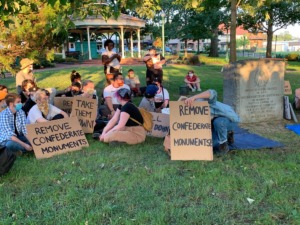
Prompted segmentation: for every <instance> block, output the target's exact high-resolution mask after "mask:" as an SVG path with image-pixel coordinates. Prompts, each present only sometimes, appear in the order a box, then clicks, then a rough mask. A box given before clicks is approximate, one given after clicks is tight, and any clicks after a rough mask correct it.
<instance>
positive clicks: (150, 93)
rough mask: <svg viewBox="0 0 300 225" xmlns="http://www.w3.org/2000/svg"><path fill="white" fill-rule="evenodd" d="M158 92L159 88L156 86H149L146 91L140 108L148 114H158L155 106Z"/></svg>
mask: <svg viewBox="0 0 300 225" xmlns="http://www.w3.org/2000/svg"><path fill="white" fill-rule="evenodd" d="M157 91H158V87H157V86H156V85H155V84H149V85H148V86H147V88H146V91H145V96H144V97H143V98H142V101H141V102H140V105H139V107H140V108H144V109H146V110H147V111H148V112H156V109H155V104H154V96H155V95H156V92H157Z"/></svg>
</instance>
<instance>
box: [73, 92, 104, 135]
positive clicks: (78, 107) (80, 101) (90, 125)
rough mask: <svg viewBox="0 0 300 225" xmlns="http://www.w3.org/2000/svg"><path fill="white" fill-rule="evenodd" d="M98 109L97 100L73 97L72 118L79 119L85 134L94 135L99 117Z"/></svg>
mask: <svg viewBox="0 0 300 225" xmlns="http://www.w3.org/2000/svg"><path fill="white" fill-rule="evenodd" d="M97 108H98V106H97V100H96V99H90V98H84V97H81V96H76V97H73V105H72V113H71V117H72V116H77V117H78V120H79V123H80V125H81V127H82V130H83V131H84V133H89V134H90V133H93V131H94V126H95V120H96V117H97Z"/></svg>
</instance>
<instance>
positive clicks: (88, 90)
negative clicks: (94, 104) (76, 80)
mask: <svg viewBox="0 0 300 225" xmlns="http://www.w3.org/2000/svg"><path fill="white" fill-rule="evenodd" d="M81 92H82V94H81V95H80V96H82V97H84V98H92V99H98V96H97V91H96V90H95V84H94V82H93V81H91V80H85V81H83V82H82V90H81Z"/></svg>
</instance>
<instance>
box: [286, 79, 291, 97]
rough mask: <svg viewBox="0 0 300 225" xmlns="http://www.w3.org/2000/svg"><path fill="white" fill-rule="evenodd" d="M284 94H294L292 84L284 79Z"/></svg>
mask: <svg viewBox="0 0 300 225" xmlns="http://www.w3.org/2000/svg"><path fill="white" fill-rule="evenodd" d="M284 94H285V95H291V94H292V88H291V84H290V82H289V81H288V80H285V81H284Z"/></svg>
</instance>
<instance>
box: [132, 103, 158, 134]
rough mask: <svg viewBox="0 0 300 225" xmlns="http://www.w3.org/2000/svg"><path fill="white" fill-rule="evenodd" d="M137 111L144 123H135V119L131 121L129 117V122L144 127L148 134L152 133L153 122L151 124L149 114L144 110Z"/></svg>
mask: <svg viewBox="0 0 300 225" xmlns="http://www.w3.org/2000/svg"><path fill="white" fill-rule="evenodd" d="M139 111H140V113H141V115H142V117H143V121H144V123H143V124H141V123H140V122H139V121H137V120H136V119H133V118H132V117H129V118H130V119H131V120H133V121H134V122H136V123H137V124H139V125H141V126H143V127H144V129H145V130H146V131H148V132H150V131H152V126H153V122H152V114H151V113H150V112H148V111H147V110H146V109H144V108H139Z"/></svg>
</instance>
